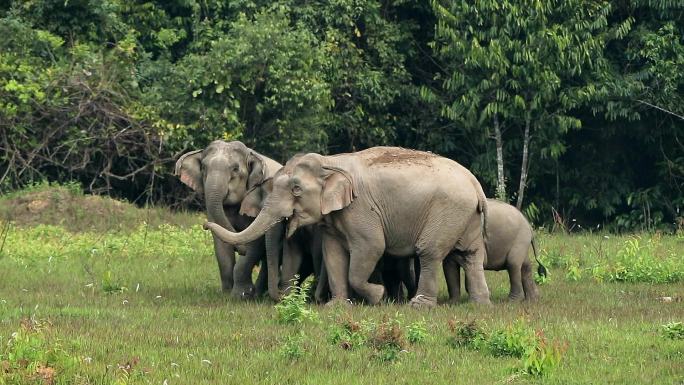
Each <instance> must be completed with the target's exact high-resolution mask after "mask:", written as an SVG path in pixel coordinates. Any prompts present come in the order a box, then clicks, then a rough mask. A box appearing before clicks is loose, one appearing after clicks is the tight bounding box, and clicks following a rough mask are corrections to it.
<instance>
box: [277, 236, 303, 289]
mask: <svg viewBox="0 0 684 385" xmlns="http://www.w3.org/2000/svg"><path fill="white" fill-rule="evenodd" d="M303 258H304V255H303V251H302V248H301V247H300V245H299V242H297V239H296V237H292V238H290V239H288V240H286V241H285V245H284V246H283V267H282V274H281V277H280V290H281V291H282V292H283V293H284V294H287V293H289V292H290V288H291V287H292V285H293V284H294V280H295V279H296V278H295V276H296V275H297V273H298V272H300V270H301V268H302V265H303ZM304 279H306V277H303V276H301V275H300V276H299V278H298V279H297V280H298V281H299V282H298V283H299V284H301V283H302V281H304Z"/></svg>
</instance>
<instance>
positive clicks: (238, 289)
mask: <svg viewBox="0 0 684 385" xmlns="http://www.w3.org/2000/svg"><path fill="white" fill-rule="evenodd" d="M263 256H264V238H263V237H261V238H259V239H257V240H256V241H254V242H250V243H249V244H248V245H247V255H245V256H244V257H242V258H240V259H238V261H237V263H236V264H235V271H234V274H233V277H234V279H235V285H234V286H233V290H232V291H231V295H232V296H233V297H237V298H253V297H254V295H255V287H254V284H253V283H252V270H254V266H256V264H257V262H259V260H261V259H262V258H263Z"/></svg>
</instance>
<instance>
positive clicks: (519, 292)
mask: <svg viewBox="0 0 684 385" xmlns="http://www.w3.org/2000/svg"><path fill="white" fill-rule="evenodd" d="M506 270H507V271H508V280H509V281H510V284H511V291H510V292H509V293H508V299H509V300H511V301H520V300H522V299H523V298H525V293H524V291H523V286H522V276H521V266H520V265H518V264H509V265H508V266H507V267H506Z"/></svg>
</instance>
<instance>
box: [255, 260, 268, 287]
mask: <svg viewBox="0 0 684 385" xmlns="http://www.w3.org/2000/svg"><path fill="white" fill-rule="evenodd" d="M259 267H260V268H259V274H258V275H257V279H256V283H255V284H254V286H255V295H256V296H257V297H261V296H262V295H264V293H266V292H267V291H268V265H267V264H266V260H265V258H264V259H263V260H262V261H261V263H260V264H259Z"/></svg>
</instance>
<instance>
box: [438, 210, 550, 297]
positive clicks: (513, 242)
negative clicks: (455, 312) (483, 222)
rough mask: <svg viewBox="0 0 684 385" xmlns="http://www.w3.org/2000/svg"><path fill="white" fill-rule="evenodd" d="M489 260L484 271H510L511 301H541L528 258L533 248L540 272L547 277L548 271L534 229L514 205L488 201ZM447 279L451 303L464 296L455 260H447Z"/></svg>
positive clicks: (445, 269)
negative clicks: (540, 259) (538, 252)
mask: <svg viewBox="0 0 684 385" xmlns="http://www.w3.org/2000/svg"><path fill="white" fill-rule="evenodd" d="M487 207H488V214H487V239H486V240H485V242H486V247H487V260H486V263H485V265H484V269H485V270H495V271H500V270H504V269H505V270H507V271H508V278H509V280H510V284H511V290H510V293H509V295H508V298H509V299H510V300H521V299H526V300H530V301H534V300H537V299H538V298H539V292H538V290H537V285H536V284H535V282H534V277H533V276H532V262H531V261H530V258H529V256H528V253H529V249H530V245H531V246H532V250H533V252H534V257H535V259H536V260H537V263H539V267H538V273H539V274H540V275H546V268H545V267H544V265H542V264H541V262H539V259H538V258H537V249H536V245H535V243H534V234H533V232H532V227H531V226H530V224H529V223H528V222H527V219H525V216H524V215H523V214H522V213H521V212H520V211H519V210H518V209H517V208H515V207H514V206H511V205H509V204H507V203H504V202H501V201H497V200H494V199H488V200H487ZM444 276H445V278H446V282H447V288H448V290H449V300H450V302H458V301H459V299H460V297H461V282H460V276H461V273H460V267H459V264H458V261H457V260H456V259H455V258H451V257H449V258H447V259H445V260H444Z"/></svg>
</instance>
